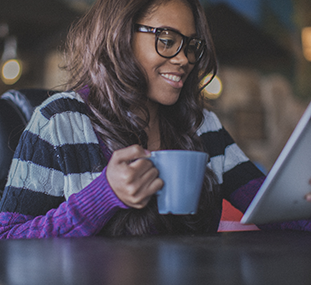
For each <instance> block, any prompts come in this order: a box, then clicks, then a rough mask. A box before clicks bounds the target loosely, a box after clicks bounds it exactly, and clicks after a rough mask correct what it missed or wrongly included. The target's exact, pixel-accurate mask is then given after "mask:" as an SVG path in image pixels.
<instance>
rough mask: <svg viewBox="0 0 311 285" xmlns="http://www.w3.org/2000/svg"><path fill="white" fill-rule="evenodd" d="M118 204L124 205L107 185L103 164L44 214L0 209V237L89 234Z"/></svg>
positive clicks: (78, 235)
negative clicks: (91, 177) (84, 183)
mask: <svg viewBox="0 0 311 285" xmlns="http://www.w3.org/2000/svg"><path fill="white" fill-rule="evenodd" d="M120 208H123V209H126V208H128V206H126V205H125V204H123V203H122V202H121V201H120V200H119V199H118V197H117V196H116V195H115V193H114V192H113V190H112V189H111V187H110V185H109V183H108V181H107V178H106V168H105V169H104V170H103V172H102V173H101V175H100V176H99V177H97V178H96V179H94V180H93V181H92V182H91V183H90V184H89V185H88V186H87V187H85V188H84V189H82V190H81V191H80V192H79V193H76V194H73V195H71V196H70V197H69V199H68V201H65V202H63V203H62V204H60V205H59V207H58V208H57V209H51V210H50V211H48V212H47V213H46V215H44V216H38V217H32V216H25V215H21V214H18V213H9V212H3V213H0V239H5V238H11V239H18V238H47V237H85V236H91V235H94V234H96V233H97V232H99V231H100V230H101V229H102V227H103V226H104V225H105V224H106V223H107V222H108V221H109V219H110V218H111V217H112V216H113V215H114V214H115V213H116V212H117V210H118V209H120Z"/></svg>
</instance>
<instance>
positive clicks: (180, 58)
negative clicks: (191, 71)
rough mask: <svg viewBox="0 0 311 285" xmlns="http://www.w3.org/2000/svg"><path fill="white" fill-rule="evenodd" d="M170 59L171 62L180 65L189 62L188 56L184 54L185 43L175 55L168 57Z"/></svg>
mask: <svg viewBox="0 0 311 285" xmlns="http://www.w3.org/2000/svg"><path fill="white" fill-rule="evenodd" d="M170 61H171V63H173V64H179V65H181V66H183V65H186V64H188V63H189V61H188V58H187V56H186V54H185V45H184V46H183V47H182V49H181V50H180V51H179V53H178V54H177V55H175V56H174V57H172V58H171V59H170Z"/></svg>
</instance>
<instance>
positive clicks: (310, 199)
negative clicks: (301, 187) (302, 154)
mask: <svg viewBox="0 0 311 285" xmlns="http://www.w3.org/2000/svg"><path fill="white" fill-rule="evenodd" d="M309 184H310V185H311V179H310V180H309ZM305 199H306V200H307V201H308V202H311V193H308V194H307V195H306V196H305Z"/></svg>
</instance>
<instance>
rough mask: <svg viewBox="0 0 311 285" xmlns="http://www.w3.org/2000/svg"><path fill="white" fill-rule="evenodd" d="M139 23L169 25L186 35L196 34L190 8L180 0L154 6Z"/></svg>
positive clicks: (158, 25)
mask: <svg viewBox="0 0 311 285" xmlns="http://www.w3.org/2000/svg"><path fill="white" fill-rule="evenodd" d="M140 23H142V24H144V25H149V26H152V27H157V28H158V27H170V28H173V29H175V30H178V31H179V32H181V33H182V34H184V35H186V36H191V35H194V34H196V28H195V21H194V16H193V13H192V10H191V8H190V7H189V5H187V4H185V3H184V2H183V1H181V0H173V1H169V2H167V3H163V4H160V5H157V6H154V7H153V9H151V11H150V12H149V13H148V14H147V15H146V16H145V17H143V18H142V19H141V21H140Z"/></svg>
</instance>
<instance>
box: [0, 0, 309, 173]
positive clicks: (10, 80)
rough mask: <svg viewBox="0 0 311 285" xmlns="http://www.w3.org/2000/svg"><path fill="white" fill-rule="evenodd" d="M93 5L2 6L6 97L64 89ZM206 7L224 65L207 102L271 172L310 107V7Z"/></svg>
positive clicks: (243, 1) (24, 0) (216, 1)
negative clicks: (78, 29) (69, 60)
mask: <svg viewBox="0 0 311 285" xmlns="http://www.w3.org/2000/svg"><path fill="white" fill-rule="evenodd" d="M93 3H94V0H1V1H0V60H1V62H0V64H1V65H0V66H1V80H0V94H2V93H4V92H5V91H7V90H10V89H24V88H47V89H60V90H61V89H62V86H61V84H63V83H64V82H65V81H66V78H67V75H66V74H65V73H64V72H63V71H62V70H60V69H59V65H61V64H62V52H63V47H64V42H65V40H66V34H67V32H68V29H69V27H70V24H71V23H72V22H73V21H75V20H76V19H77V18H78V17H79V16H81V15H82V14H83V13H85V12H86V11H87V10H88V9H89V8H90V7H91V5H92V4H93ZM201 3H202V5H203V6H204V8H205V11H206V16H207V19H208V22H209V25H210V28H211V33H212V37H213V38H214V41H215V47H216V53H217V58H218V63H219V71H218V74H217V78H215V79H214V80H213V81H212V83H211V84H210V86H209V87H208V88H207V89H206V92H205V93H206V96H207V97H208V98H210V105H211V108H212V109H213V110H214V112H215V113H217V115H218V116H219V117H220V118H221V121H222V123H223V124H224V126H225V127H226V128H227V129H228V131H229V132H230V133H231V135H232V136H233V138H234V139H235V140H236V141H237V143H238V144H239V145H240V147H241V148H242V149H243V150H244V151H245V153H246V154H247V155H248V156H249V157H250V158H251V159H252V160H253V161H255V162H256V163H257V164H258V165H259V166H260V167H262V169H263V170H264V171H266V172H267V171H269V170H270V168H271V166H272V165H273V163H274V161H275V159H276V158H277V156H278V155H279V153H280V151H281V150H282V148H283V146H284V145H285V143H286V141H287V139H288V137H289V136H290V134H291V132H292V131H293V129H294V127H295V126H296V124H297V122H298V120H299V118H300V116H301V115H302V113H303V111H304V110H305V108H306V106H307V104H308V103H309V101H310V100H311V63H310V61H311V1H310V0H292V1H291V0H227V1H225V0H201ZM206 80H208V78H207V79H206Z"/></svg>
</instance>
